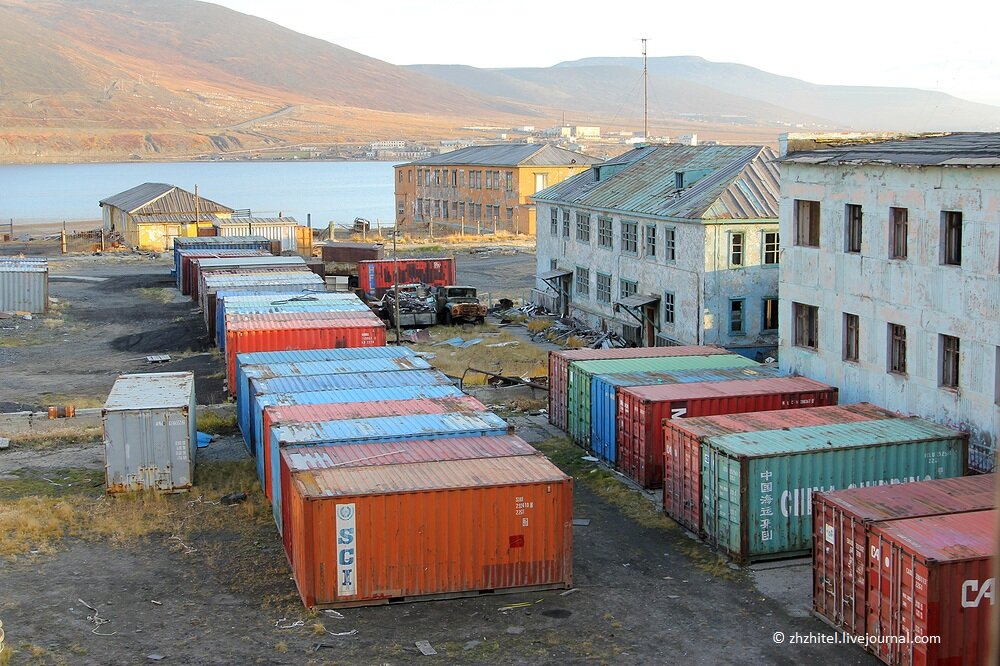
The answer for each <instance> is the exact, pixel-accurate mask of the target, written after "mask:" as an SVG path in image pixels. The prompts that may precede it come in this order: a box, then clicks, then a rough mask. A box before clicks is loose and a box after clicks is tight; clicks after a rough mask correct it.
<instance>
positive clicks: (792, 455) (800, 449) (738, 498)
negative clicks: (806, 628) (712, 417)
mask: <svg viewBox="0 0 1000 666" xmlns="http://www.w3.org/2000/svg"><path fill="white" fill-rule="evenodd" d="M968 440H969V437H968V435H967V434H966V433H962V432H958V431H957V430H952V429H950V428H945V427H943V426H939V425H937V424H934V423H931V422H929V421H924V420H922V419H918V418H897V419H887V420H884V421H863V422H861V423H838V424H834V425H825V426H806V427H803V428H790V429H788V430H766V431H762V432H751V433H742V434H735V435H722V436H720V437H711V438H709V439H707V440H706V441H705V443H704V448H703V453H702V468H701V479H702V511H701V515H702V525H703V526H704V530H705V535H706V537H707V538H708V541H709V542H710V543H713V544H715V545H717V546H718V547H719V548H720V549H721V550H723V551H725V552H727V553H729V554H730V555H731V556H732V557H733V558H734V559H736V560H737V561H739V562H749V561H754V560H761V559H769V558H775V557H788V556H791V555H803V554H806V553H808V552H810V551H811V550H812V533H813V528H812V503H811V498H812V493H813V491H816V490H819V491H828V490H837V489H844V488H854V487H858V486H869V485H883V484H886V483H908V482H913V481H926V480H929V479H944V478H949V477H954V476H962V475H963V474H965V472H966V469H967V453H968Z"/></svg>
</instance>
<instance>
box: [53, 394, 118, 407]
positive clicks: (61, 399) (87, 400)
mask: <svg viewBox="0 0 1000 666" xmlns="http://www.w3.org/2000/svg"><path fill="white" fill-rule="evenodd" d="M38 400H39V402H40V403H41V404H43V405H55V406H57V407H62V406H65V405H72V406H74V407H76V408H77V409H88V408H91V407H103V406H104V397H103V396H94V395H76V394H66V393H43V394H42V395H41V397H40V398H39V399H38Z"/></svg>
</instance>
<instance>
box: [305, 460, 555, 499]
mask: <svg viewBox="0 0 1000 666" xmlns="http://www.w3.org/2000/svg"><path fill="white" fill-rule="evenodd" d="M568 479H569V477H568V476H566V475H565V474H563V473H562V472H561V471H560V470H559V468H558V467H556V466H555V465H553V464H552V463H551V462H549V461H548V459H546V458H545V457H544V456H509V457H505V458H476V459H471V460H448V461H445V462H421V463H411V464H404V465H382V466H378V467H354V468H350V469H345V468H333V469H323V470H307V471H302V472H298V473H296V475H295V479H294V481H293V482H294V483H296V484H297V485H298V488H299V491H300V492H301V493H303V494H304V495H305V496H306V497H311V498H317V497H345V496H350V495H385V494H390V493H405V492H419V491H435V490H452V489H456V488H489V487H496V486H511V485H521V484H529V483H563V482H565V481H567V480H568Z"/></svg>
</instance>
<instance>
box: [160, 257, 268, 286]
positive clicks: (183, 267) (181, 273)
mask: <svg viewBox="0 0 1000 666" xmlns="http://www.w3.org/2000/svg"><path fill="white" fill-rule="evenodd" d="M174 254H178V251H175V252H174ZM270 254H271V253H270V252H267V251H266V250H205V249H199V250H180V251H179V259H178V262H179V263H178V264H177V265H178V267H179V268H178V270H176V271H175V273H176V274H175V275H174V277H175V278H176V280H177V288H178V289H179V290H180V292H181V293H182V294H184V295H189V294H190V293H191V273H192V270H191V267H192V264H191V260H192V259H197V258H201V257H220V258H221V257H267V256H270Z"/></svg>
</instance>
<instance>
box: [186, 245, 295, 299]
mask: <svg viewBox="0 0 1000 666" xmlns="http://www.w3.org/2000/svg"><path fill="white" fill-rule="evenodd" d="M182 261H183V259H182ZM305 267H306V262H305V260H304V259H303V258H302V257H275V256H272V255H265V256H259V257H193V258H192V259H191V267H190V269H189V270H190V272H191V277H190V282H191V299H192V300H195V301H197V300H198V292H199V290H200V289H201V276H202V275H204V274H206V273H216V272H221V273H228V274H230V275H242V274H244V273H247V274H249V273H251V272H254V271H260V270H262V269H265V268H281V269H285V270H292V271H298V270H301V269H304V268H305Z"/></svg>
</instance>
